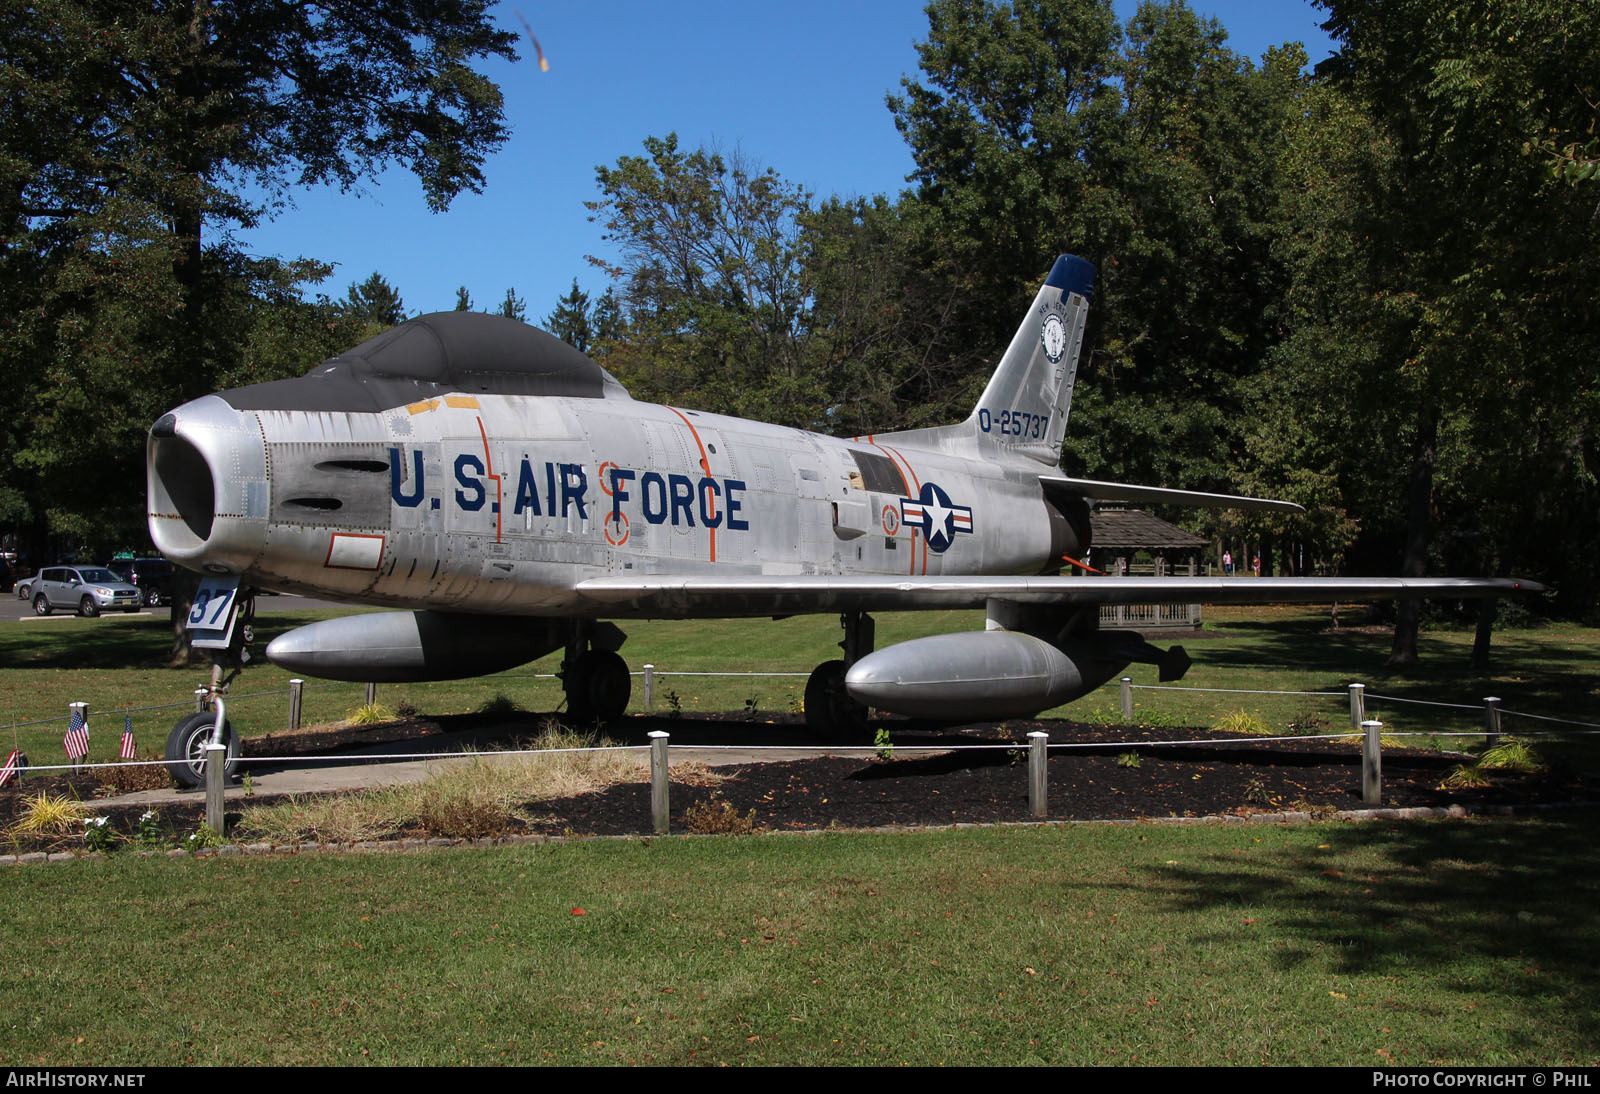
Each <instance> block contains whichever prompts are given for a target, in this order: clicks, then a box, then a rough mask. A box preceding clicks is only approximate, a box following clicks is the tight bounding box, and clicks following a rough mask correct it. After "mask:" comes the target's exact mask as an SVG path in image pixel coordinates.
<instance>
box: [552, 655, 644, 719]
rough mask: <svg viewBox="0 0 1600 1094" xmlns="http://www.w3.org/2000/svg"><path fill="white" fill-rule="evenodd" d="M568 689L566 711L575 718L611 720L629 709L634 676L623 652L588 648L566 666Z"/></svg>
mask: <svg viewBox="0 0 1600 1094" xmlns="http://www.w3.org/2000/svg"><path fill="white" fill-rule="evenodd" d="M566 689H567V712H568V714H569V715H570V716H571V718H572V719H573V720H574V721H578V722H589V721H593V720H594V719H596V718H598V719H599V720H600V721H602V722H609V721H610V720H611V719H613V718H620V717H622V714H623V712H624V711H626V710H627V709H628V697H629V696H630V695H631V694H632V693H633V677H631V676H629V675H628V663H627V662H626V661H624V660H623V659H622V655H621V654H619V653H614V652H612V651H611V650H589V651H587V652H586V653H583V654H580V655H579V657H578V659H577V661H575V662H573V665H572V668H570V669H568V670H567V679H566Z"/></svg>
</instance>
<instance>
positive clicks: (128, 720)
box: [121, 714, 139, 760]
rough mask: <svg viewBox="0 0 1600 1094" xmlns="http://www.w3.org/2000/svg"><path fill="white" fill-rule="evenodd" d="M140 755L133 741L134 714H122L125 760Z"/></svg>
mask: <svg viewBox="0 0 1600 1094" xmlns="http://www.w3.org/2000/svg"><path fill="white" fill-rule="evenodd" d="M138 755H139V750H138V748H137V747H135V745H134V743H133V715H131V714H124V715H123V716H122V752H121V756H122V758H123V759H124V760H131V759H134V758H135V757H137V756H138Z"/></svg>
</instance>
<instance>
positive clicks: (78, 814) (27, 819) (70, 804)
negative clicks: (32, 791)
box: [17, 794, 83, 833]
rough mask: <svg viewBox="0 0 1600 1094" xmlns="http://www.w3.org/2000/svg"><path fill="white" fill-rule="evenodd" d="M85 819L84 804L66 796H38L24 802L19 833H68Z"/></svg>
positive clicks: (18, 827) (19, 822)
mask: <svg viewBox="0 0 1600 1094" xmlns="http://www.w3.org/2000/svg"><path fill="white" fill-rule="evenodd" d="M82 819H83V803H82V802H79V801H78V800H77V799H75V798H69V797H67V796H66V795H65V794H54V795H53V794H36V795H34V796H33V797H31V798H27V799H25V800H24V801H23V805H22V819H21V820H20V821H18V822H17V831H19V832H29V833H47V832H56V833H60V832H67V831H70V830H71V829H73V828H75V827H77V825H78V822H79V821H81V820H82Z"/></svg>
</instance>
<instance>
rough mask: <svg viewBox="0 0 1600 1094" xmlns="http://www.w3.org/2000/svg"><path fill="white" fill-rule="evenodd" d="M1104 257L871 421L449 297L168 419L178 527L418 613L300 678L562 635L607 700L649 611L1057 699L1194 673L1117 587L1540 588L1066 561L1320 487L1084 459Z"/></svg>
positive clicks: (832, 675) (886, 674) (312, 655)
mask: <svg viewBox="0 0 1600 1094" xmlns="http://www.w3.org/2000/svg"><path fill="white" fill-rule="evenodd" d="M1093 278H1094V268H1093V267H1092V266H1091V265H1090V264H1089V263H1087V262H1085V261H1083V260H1082V259H1078V258H1075V257H1073V256H1070V255H1063V256H1062V257H1061V258H1059V259H1058V260H1057V261H1056V263H1055V266H1054V267H1053V269H1052V270H1051V272H1050V274H1049V276H1048V278H1047V279H1046V281H1045V283H1044V285H1043V287H1042V288H1041V289H1040V290H1039V293H1038V295H1037V297H1036V298H1035V300H1034V302H1033V304H1032V306H1031V307H1030V308H1029V310H1028V312H1027V315H1026V316H1025V317H1024V319H1023V321H1022V324H1021V326H1020V327H1019V328H1018V330H1017V333H1016V335H1015V336H1014V338H1013V339H1012V341H1011V344H1010V346H1009V347H1008V348H1007V350H1006V352H1005V354H1004V356H1003V357H1002V358H1001V360H1000V362H999V365H998V366H997V368H996V371H995V373H994V375H993V376H992V378H991V379H990V382H989V384H988V386H987V388H986V389H985V391H984V393H983V396H982V397H981V398H980V399H979V401H978V404H977V406H976V407H974V409H973V411H972V413H971V415H970V416H969V417H968V418H967V420H966V421H965V422H963V423H961V424H959V425H953V426H947V427H941V428H936V429H926V430H917V431H912V432H902V433H890V434H881V435H872V436H864V437H856V438H850V439H841V438H835V437H828V436H824V435H821V434H816V433H809V432H805V431H802V430H798V429H791V428H785V427H780V426H774V425H767V424H763V423H760V422H754V421H747V420H744V419H739V418H731V417H727V416H724V415H719V414H712V413H707V412H703V411H696V410H688V409H680V408H677V407H671V406H659V405H655V404H648V403H641V402H636V401H635V400H633V399H632V398H631V397H630V396H629V395H628V394H627V392H626V391H625V390H624V389H623V388H622V386H621V385H620V384H619V383H617V381H616V380H615V379H614V378H612V377H611V376H610V375H609V374H608V373H606V372H605V371H604V370H603V369H601V368H600V367H599V366H598V365H596V364H595V363H594V362H592V361H590V360H589V359H588V358H586V357H584V356H583V355H582V354H580V353H578V351H576V350H574V349H572V348H571V347H569V346H566V345H565V344H563V343H561V342H559V341H557V340H556V339H554V338H553V337H551V336H550V335H548V334H546V333H544V332H543V331H539V330H536V329H534V328H532V327H529V326H526V325H525V324H522V323H519V322H516V321H514V320H509V319H502V318H498V317H493V316H486V315H478V314H473V313H467V312H445V313H439V314H435V315H428V316H423V317H421V318H418V319H414V320H411V321H409V322H406V323H403V324H401V325H399V326H398V327H395V328H393V329H392V330H390V331H388V332H386V333H384V334H382V335H380V336H378V337H377V338H375V339H372V340H371V341H369V342H366V343H364V344H363V345H361V346H358V347H356V348H355V349H352V350H350V351H349V352H347V353H345V354H343V355H341V356H340V357H337V358H334V359H333V360H331V361H329V362H326V363H325V364H323V365H322V366H319V367H318V368H317V369H316V370H314V371H313V372H312V373H310V374H309V375H307V376H305V377H301V378H299V379H294V380H282V381H276V382H273V383H268V384H260V385H255V386H253V387H246V388H240V389H236V390H233V391H225V392H221V393H219V394H216V395H210V396H206V397H204V398H202V399H198V400H195V401H194V402H191V403H187V404H185V405H183V406H181V407H178V408H177V409H176V410H174V411H172V412H171V413H170V414H167V415H165V416H163V417H162V418H161V420H160V421H158V422H157V423H156V424H155V426H154V427H153V428H152V430H151V435H150V440H149V451H148V462H149V498H150V507H149V525H150V531H151V535H152V537H153V538H154V540H155V543H156V545H157V546H158V547H159V548H160V550H161V551H162V553H163V554H165V555H166V556H167V557H168V558H171V559H173V560H175V561H177V562H180V563H182V564H183V565H186V566H188V567H190V568H191V569H195V570H198V571H200V572H202V573H203V574H209V575H216V576H217V577H219V578H222V579H227V580H233V579H237V581H238V582H239V583H240V584H241V585H242V586H244V587H266V588H273V589H281V590H286V591H295V592H304V593H308V594H315V595H319V596H327V597H333V598H336V599H342V600H347V601H352V602H356V603H362V604H371V605H378V606H386V607H392V608H396V609H401V610H399V611H396V612H390V613H377V614H368V615H360V616H351V617H345V618H341V619H335V620H329V621H326V622H323V623H318V624H313V625H311V626H309V627H303V628H300V629H299V630H296V631H292V632H290V633H288V634H286V635H283V636H282V637H280V638H278V639H276V640H275V641H274V642H273V643H272V644H271V645H270V646H269V647H268V649H267V656H268V657H269V658H270V659H271V660H273V661H274V662H275V663H277V664H280V665H282V666H284V667H286V668H289V669H290V670H292V671H295V672H302V673H306V674H308V675H315V676H325V677H333V678H338V679H355V680H421V679H440V678H448V677H454V676H465V675H477V674H481V673H484V672H490V671H496V670H498V669H502V668H507V667H510V666H512V665H516V664H521V663H524V662H526V661H528V660H532V659H534V658H536V657H540V656H543V655H544V654H546V653H549V652H551V651H553V650H555V649H558V648H563V647H564V648H565V649H566V651H567V662H566V665H565V670H566V672H565V675H566V680H565V683H566V687H567V690H568V695H569V699H570V700H571V701H572V702H573V705H574V707H578V706H582V707H583V709H584V710H586V711H593V712H598V713H601V714H614V713H619V712H620V710H621V708H622V705H625V704H626V699H627V680H628V677H627V669H626V665H625V664H624V663H623V662H622V661H621V658H620V657H619V656H618V655H617V654H616V652H615V651H616V649H617V648H618V647H619V646H620V645H621V642H622V636H621V632H620V631H619V630H617V628H615V627H614V626H612V625H610V624H609V623H606V622H602V621H609V620H616V619H632V618H699V617H727V616H766V615H783V614H795V613H805V612H839V613H841V615H842V616H843V617H844V619H843V621H844V623H845V629H846V640H845V642H844V643H843V645H844V647H845V650H846V656H845V658H844V659H843V660H842V661H840V662H830V663H828V664H827V665H824V666H820V667H819V669H818V672H817V673H816V674H814V675H813V681H812V684H811V686H809V687H808V689H807V707H808V717H809V718H811V720H812V721H813V722H814V723H817V724H819V725H821V726H822V727H824V728H827V727H828V726H829V725H842V724H845V723H849V722H850V721H852V719H854V718H856V717H857V716H858V715H859V714H860V713H864V712H863V711H861V705H862V704H869V705H871V706H873V707H877V708H879V709H883V710H889V711H895V712H899V713H906V714H912V715H925V716H931V717H945V718H950V719H962V718H969V719H970V718H973V717H994V716H1005V715H1013V714H1024V713H1032V712H1036V711H1038V710H1041V709H1045V708H1047V707H1050V706H1054V705H1057V704H1059V703H1061V702H1065V701H1068V700H1070V699H1072V698H1075V697H1077V696H1079V695H1082V694H1084V693H1085V692H1087V691H1089V690H1092V689H1093V688H1095V687H1098V686H1099V684H1100V683H1103V682H1104V681H1105V680H1106V679H1109V678H1110V677H1111V676H1113V675H1114V674H1115V673H1116V672H1118V671H1120V670H1121V669H1122V668H1123V667H1125V666H1126V665H1127V664H1128V663H1129V662H1131V661H1150V662H1154V663H1157V664H1159V665H1161V666H1162V670H1163V675H1176V674H1181V672H1182V669H1183V667H1184V665H1185V664H1186V659H1185V658H1184V657H1183V655H1182V651H1181V650H1172V651H1166V652H1163V651H1160V650H1157V649H1155V648H1154V647H1151V646H1149V645H1148V644H1147V643H1145V642H1143V641H1142V640H1141V639H1139V638H1138V637H1137V636H1133V635H1128V634H1119V633H1107V632H1100V631H1098V629H1097V624H1096V622H1095V617H1096V616H1097V612H1098V606H1099V605H1101V604H1110V603H1154V602H1170V601H1178V600H1205V601H1210V602H1231V603H1244V602H1277V601H1306V602H1310V601H1321V600H1328V599H1334V598H1338V599H1352V598H1358V597H1395V596H1422V595H1445V596H1450V597H1464V596H1494V595H1501V594H1503V593H1506V592H1509V591H1513V590H1515V589H1519V588H1520V589H1528V588H1530V587H1531V586H1529V585H1528V584H1527V583H1517V582H1512V581H1476V580H1453V579H1344V580H1338V579H1313V580H1302V579H1293V580H1291V579H1259V580H1249V581H1245V580H1237V579H1236V580H1231V581H1222V580H1216V579H1210V578H1165V579H1152V578H1138V579H1119V578H1111V577H1096V576H1084V577H1072V576H1058V574H1057V571H1058V570H1059V569H1060V567H1061V564H1062V561H1063V559H1064V558H1065V559H1082V558H1086V557H1087V554H1088V549H1089V506H1090V504H1091V503H1092V502H1093V501H1095V500H1100V499H1123V500H1133V501H1144V502H1157V503H1169V504H1172V503H1176V504H1191V505H1207V506H1231V507H1241V508H1266V509H1280V510H1296V509H1298V507H1297V506H1294V505H1292V504H1290V503H1286V502H1277V501H1270V500H1264V499H1253V498H1240V497H1233V496H1228V495H1215V494H1200V493H1195V492H1190V491H1179V490H1167V489H1163V488H1156V487H1143V486H1129V485H1123V484H1116V483H1105V482H1097V481H1093V480H1085V479H1074V478H1070V477H1068V476H1066V475H1064V474H1063V473H1062V472H1061V470H1060V468H1059V466H1058V461H1059V455H1060V451H1061V444H1062V438H1063V436H1064V434H1065V430H1066V424H1067V416H1068V411H1069V410H1070V405H1071V395H1072V387H1073V382H1074V380H1075V374H1076V368H1077V362H1078V356H1079V350H1080V348H1081V344H1082V339H1083V330H1084V321H1085V317H1086V315H1087V312H1088V307H1089V300H1090V296H1091V294H1092V286H1093ZM949 607H982V608H985V609H986V610H987V614H988V626H987V629H986V630H985V631H982V632H977V633H975V634H964V635H945V636H938V637H935V638H926V639H920V640H917V641H913V642H907V643H901V644H899V645H896V646H891V647H888V648H886V649H884V650H878V651H875V652H874V651H873V650H872V628H871V621H870V617H867V616H866V615H865V613H866V612H869V611H874V610H889V609H897V610H898V609H922V608H949ZM619 694H620V704H621V705H619V698H618V697H619ZM813 706H815V707H816V708H817V710H816V711H813V709H812V708H813Z"/></svg>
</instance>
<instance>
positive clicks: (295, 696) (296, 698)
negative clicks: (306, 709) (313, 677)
mask: <svg viewBox="0 0 1600 1094" xmlns="http://www.w3.org/2000/svg"><path fill="white" fill-rule="evenodd" d="M305 690H306V682H305V681H304V680H301V679H299V678H296V679H294V680H290V681H289V728H290V729H299V728H300V707H301V705H302V703H303V702H304V700H305Z"/></svg>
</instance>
